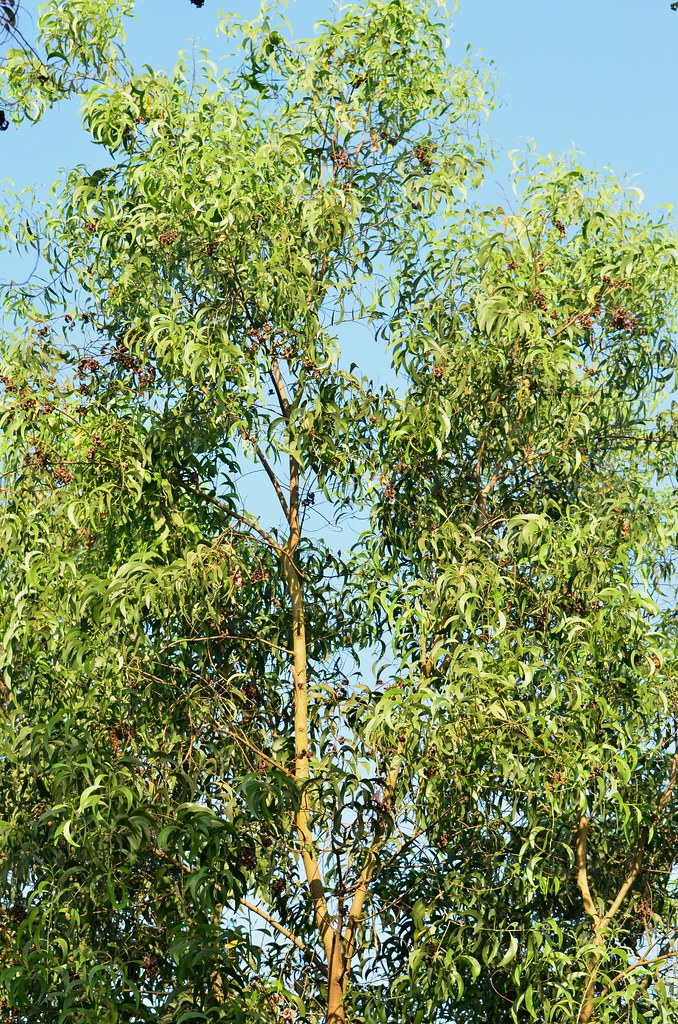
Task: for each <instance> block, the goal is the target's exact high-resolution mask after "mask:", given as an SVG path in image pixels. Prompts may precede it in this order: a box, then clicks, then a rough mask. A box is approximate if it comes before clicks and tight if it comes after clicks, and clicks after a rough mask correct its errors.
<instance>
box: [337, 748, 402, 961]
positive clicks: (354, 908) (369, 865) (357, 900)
mask: <svg viewBox="0 0 678 1024" xmlns="http://www.w3.org/2000/svg"><path fill="white" fill-rule="evenodd" d="M401 764H402V758H401V756H400V754H396V756H395V759H394V762H393V765H392V767H391V769H390V770H389V772H388V774H387V776H386V785H385V787H384V803H383V808H384V811H385V812H386V813H390V811H391V808H392V807H393V803H394V800H395V787H396V783H397V781H398V775H399V774H400V767H401ZM383 832H384V827H383V824H382V818H381V816H380V817H379V822H378V824H377V831H376V834H375V837H374V842H373V843H372V846H371V847H370V849H369V851H368V853H367V857H366V858H365V863H364V864H363V869H362V871H361V872H360V878H359V879H358V886H357V888H356V891H355V893H354V895H353V901H352V903H351V909H350V911H349V915H348V924H347V926H346V935H345V969H346V970H348V968H349V967H350V965H351V960H352V958H353V954H354V953H355V941H356V934H357V931H358V925H359V924H360V918H361V916H362V911H363V907H364V905H365V900H366V899H367V893H368V891H369V886H370V882H371V881H372V878H373V877H374V873H375V871H376V869H377V865H378V863H379V851H380V850H381V847H382V846H383Z"/></svg>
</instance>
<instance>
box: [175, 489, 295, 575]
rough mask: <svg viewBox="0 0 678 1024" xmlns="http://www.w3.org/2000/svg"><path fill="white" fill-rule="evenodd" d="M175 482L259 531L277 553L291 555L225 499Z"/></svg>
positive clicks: (243, 524) (239, 521) (241, 522)
mask: <svg viewBox="0 0 678 1024" xmlns="http://www.w3.org/2000/svg"><path fill="white" fill-rule="evenodd" d="M175 483H177V484H178V485H179V487H181V489H182V490H183V491H187V492H188V493H189V494H193V495H195V497H196V498H200V499H201V500H202V501H206V502H208V503H209V504H210V505H214V506H215V508H218V509H219V510H220V511H221V512H225V513H226V515H227V516H230V517H231V519H235V521H236V522H237V523H240V524H241V525H242V526H246V527H247V529H248V530H254V532H255V533H258V534H259V536H260V537H261V539H262V540H264V541H265V542H266V543H267V544H268V546H269V547H270V548H273V550H274V551H275V552H276V553H277V554H279V555H282V556H283V557H285V558H288V557H289V556H288V555H287V552H286V551H285V550H284V549H283V548H282V547H281V545H280V544H278V542H277V540H276V539H275V538H274V537H272V536H271V534H270V533H267V532H266V530H262V528H261V527H260V526H258V525H257V524H256V523H255V522H253V521H252V520H251V519H248V518H247V516H243V515H241V514H240V513H239V512H234V511H233V509H232V508H229V506H228V505H227V504H226V503H225V502H224V501H220V500H219V498H215V497H214V495H213V494H205V492H204V491H201V490H199V489H198V488H197V487H192V486H191V484H187V483H186V482H185V481H184V480H175Z"/></svg>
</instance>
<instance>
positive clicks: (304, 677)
mask: <svg viewBox="0 0 678 1024" xmlns="http://www.w3.org/2000/svg"><path fill="white" fill-rule="evenodd" d="M299 485H300V480H299V464H298V463H297V461H296V459H294V458H293V457H290V500H289V516H288V524H289V537H288V541H287V544H286V545H285V550H284V553H283V572H284V574H285V579H286V581H287V588H288V592H289V596H290V606H291V611H292V649H293V664H292V679H293V681H294V776H295V779H296V781H297V782H298V783H299V785H300V789H301V798H300V804H299V809H298V811H297V814H296V827H297V832H298V834H299V838H300V840H301V854H302V859H303V863H304V870H305V872H306V879H307V881H308V886H309V890H310V893H311V899H312V901H313V906H314V909H315V915H316V921H317V923H318V930H319V932H320V938H321V939H322V943H323V946H324V949H325V954H326V956H327V989H328V991H327V1024H345V1021H346V1015H345V1011H344V985H345V971H344V956H343V944H342V941H341V934H340V930H339V928H335V927H334V925H333V924H332V921H331V918H330V915H329V909H328V906H327V898H326V895H325V887H324V885H323V880H322V875H321V872H320V865H319V864H318V860H317V857H316V855H315V851H314V844H313V836H312V834H311V830H310V827H309V816H310V807H309V800H308V785H307V783H308V780H309V777H310V769H309V758H310V756H311V744H310V740H309V730H308V663H307V650H306V622H305V617H304V588H303V581H302V578H301V576H300V574H299V571H298V569H297V567H296V564H295V561H294V555H295V552H296V550H297V547H298V545H299V541H300V539H301V520H300V516H299V505H300V501H299Z"/></svg>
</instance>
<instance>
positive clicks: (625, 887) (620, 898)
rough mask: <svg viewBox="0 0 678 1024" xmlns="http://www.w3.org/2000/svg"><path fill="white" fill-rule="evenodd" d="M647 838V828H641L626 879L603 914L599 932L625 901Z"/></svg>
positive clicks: (638, 869)
mask: <svg viewBox="0 0 678 1024" xmlns="http://www.w3.org/2000/svg"><path fill="white" fill-rule="evenodd" d="M647 836H648V830H647V828H643V829H642V831H641V833H640V836H639V838H638V842H637V843H636V845H635V846H634V848H633V854H632V858H631V868H630V870H629V873H628V874H627V876H626V878H625V879H624V881H623V883H622V886H621V888H620V890H619V892H618V893H617V895H616V897H615V899H614V902H613V903H612V906H611V907H610V909H609V910H608V911H607V913H606V914H605V917H603V919H602V920H601V922H600V930H601V932H602V931H603V930H604V929H605V928H607V927H608V925H609V924H610V923H611V921H612V920H613V919H614V917H615V916H616V914H617V911H618V910H619V908H620V907H621V905H622V903H623V902H624V900H625V899H626V896H627V894H628V891H629V889H630V888H631V886H632V885H633V883H634V882H635V880H636V878H637V877H638V873H639V871H640V868H641V866H642V863H643V854H644V852H645V844H646V843H647Z"/></svg>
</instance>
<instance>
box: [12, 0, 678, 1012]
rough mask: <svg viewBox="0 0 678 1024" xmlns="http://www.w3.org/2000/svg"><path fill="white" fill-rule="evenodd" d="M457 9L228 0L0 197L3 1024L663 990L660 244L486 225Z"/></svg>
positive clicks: (480, 157) (482, 1006)
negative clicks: (216, 54) (284, 12)
mask: <svg viewBox="0 0 678 1024" xmlns="http://www.w3.org/2000/svg"><path fill="white" fill-rule="evenodd" d="M95 7H96V4H95V3H94V0H92V2H90V3H89V5H87V4H85V5H84V7H83V11H89V12H90V14H91V13H92V12H94V11H95ZM55 9H56V8H55ZM435 19H436V14H435V12H434V11H433V10H432V9H431V8H430V7H429V5H428V4H426V3H423V2H422V3H419V2H411V0H409V2H406V0H369V2H368V3H366V4H365V5H364V6H361V7H352V8H350V9H348V10H347V11H345V12H344V14H343V16H342V18H341V19H340V20H339V21H337V22H336V23H332V24H330V23H322V24H321V26H320V27H319V33H318V35H317V36H316V37H315V38H313V39H311V40H307V41H305V42H300V43H295V42H293V41H291V40H290V38H289V33H288V31H287V29H286V25H285V23H284V21H283V19H281V18H280V17H279V16H278V15H276V13H275V12H274V11H270V10H269V11H264V12H263V13H262V15H261V16H260V17H259V18H258V19H257V20H256V21H254V22H252V23H241V22H238V21H237V20H235V19H232V18H227V19H225V21H224V22H223V23H222V25H221V28H222V30H223V31H224V32H225V33H226V35H227V36H228V37H229V38H230V39H231V40H235V42H236V43H237V46H238V47H239V55H238V57H237V59H236V60H230V61H227V62H226V64H225V69H223V70H219V69H218V67H217V66H215V65H214V64H213V63H211V62H210V61H209V60H207V59H205V61H204V62H203V63H202V64H201V65H200V67H199V68H198V70H197V71H196V72H195V73H192V72H190V71H189V70H188V68H187V66H186V64H185V63H180V64H179V65H178V67H177V69H176V70H175V72H174V74H173V75H172V76H167V75H164V74H160V73H156V72H153V71H152V70H149V69H148V68H146V69H145V70H144V71H143V72H141V73H132V72H131V71H130V72H129V73H127V72H124V73H123V71H122V70H120V71H119V73H118V77H113V76H111V77H110V78H109V80H107V81H105V82H103V83H95V84H93V85H91V84H90V85H86V86H85V85H83V84H81V86H79V88H82V89H83V90H84V106H83V119H84V124H85V127H86V128H87V130H88V131H89V132H90V133H91V136H92V138H93V139H94V140H96V141H97V142H99V143H100V144H101V145H102V147H104V149H105V150H106V152H107V154H108V156H107V159H108V160H109V161H111V162H109V163H108V164H107V165H106V166H103V167H101V168H99V169H96V170H93V171H92V170H88V169H86V168H82V167H81V168H76V169H75V170H73V171H72V172H71V173H70V174H69V175H68V177H67V178H66V179H65V180H64V181H63V182H62V183H61V184H60V185H58V186H57V188H56V190H55V196H54V199H53V202H51V204H50V205H46V206H45V207H44V209H42V210H41V211H40V216H39V220H38V223H39V231H38V230H36V228H35V226H34V225H35V223H36V221H35V207H34V206H33V207H31V210H32V213H33V217H32V218H31V219H28V220H27V219H26V217H25V204H26V200H25V199H23V198H20V199H18V200H17V205H16V208H15V209H14V210H13V211H7V212H6V216H5V238H6V240H7V245H10V246H13V247H14V248H16V249H17V250H29V251H34V252H35V253H36V255H39V260H40V262H39V270H38V272H37V273H36V275H34V276H33V278H32V279H31V281H30V282H29V283H27V284H25V285H22V286H18V285H16V284H15V285H12V286H9V287H6V288H5V289H4V292H3V298H4V306H5V311H6V317H7V323H8V325H9V326H8V328H7V329H6V331H5V333H4V337H3V353H4V366H3V370H2V378H1V379H2V383H3V385H4V398H3V405H2V412H1V418H0V423H1V424H2V448H1V452H2V454H1V457H0V465H1V467H2V480H1V487H2V490H1V491H0V496H1V500H0V536H1V537H2V543H3V546H2V560H1V561H0V567H1V568H0V572H1V573H2V588H3V595H4V598H5V600H4V605H3V608H2V613H1V618H0V629H1V632H0V642H1V644H2V646H1V647H0V656H1V663H0V667H1V668H2V671H3V676H2V679H3V680H4V682H3V689H2V697H3V701H4V715H5V723H6V725H5V728H4V730H3V732H2V740H1V742H2V754H1V757H0V779H1V782H0V825H1V826H2V829H1V831H0V849H1V851H2V873H1V878H2V886H1V889H0V893H1V896H0V906H1V912H2V918H1V920H0V937H1V941H2V965H3V966H2V970H1V971H0V985H1V986H2V990H3V994H4V995H3V998H4V1006H5V1013H6V1017H7V1019H11V1020H26V1021H28V1020H32V1019H34V1018H37V1019H39V1020H44V1021H55V1022H56V1021H63V1020H68V1021H73V1022H85V1021H87V1022H89V1021H130V1022H132V1021H134V1022H137V1021H138V1022H141V1021H163V1022H168V1024H169V1022H179V1021H182V1022H183V1021H195V1022H198V1021H203V1022H206V1021H216V1020H220V1021H234V1022H236V1021H248V1022H249V1021H272V1020H286V1021H291V1020H295V1019H296V1020H298V1021H307V1022H311V1021H327V1022H330V1024H341V1022H344V1021H347V1020H350V1021H352V1022H353V1024H355V1022H358V1021H361V1022H364V1024H375V1022H389V1024H390V1022H396V1021H403V1022H411V1021H414V1022H421V1021H436V1022H437V1021H445V1020H447V1021H454V1022H463V1021H468V1022H473V1024H478V1022H481V1021H488V1022H489V1021H492V1022H502V1021H506V1022H508V1021H516V1022H522V1021H529V1020H534V1019H537V1020H540V1021H544V1022H546V1021H548V1022H563V1024H564V1022H566V1021H567V1022H572V1021H578V1022H581V1024H584V1022H587V1021H589V1020H596V1021H600V1022H606V1024H608V1022H609V1024H612V1022H621V1021H644V1020H650V1019H652V1020H653V1021H654V1020H665V1021H668V1020H669V1019H670V1018H671V1012H672V1011H671V1007H672V1004H673V1002H674V1001H675V995H676V990H675V985H676V964H675V957H676V945H675V943H676V937H677V932H676V927H677V917H676V909H677V908H676V891H675V858H676V850H677V849H678V845H677V844H676V839H677V838H678V834H677V832H676V821H678V817H677V816H676V811H677V810H678V806H677V802H678V797H677V795H676V785H675V783H676V773H677V772H678V750H677V746H676V738H677V735H676V730H677V728H678V723H677V714H678V703H677V697H678V694H677V693H676V644H675V630H676V621H675V612H674V604H673V597H674V588H675V561H674V547H673V544H674V538H675V528H676V503H675V495H674V493H673V491H672V489H671V474H672V472H673V469H674V465H675V442H676V423H675V403H674V402H673V397H672V392H671V390H670V389H671V383H670V382H671V380H672V377H673V374H674V371H675V323H674V312H673V311H674V309H675V300H676V285H677V282H678V277H677V270H676V239H675V235H674V234H673V232H672V231H671V229H670V228H669V226H668V225H667V223H666V222H665V221H664V220H663V219H661V218H658V219H652V218H649V217H647V216H645V215H644V214H643V213H641V212H640V211H639V210H638V208H637V202H636V197H635V196H634V195H633V193H632V191H630V190H627V189H625V188H624V187H623V186H622V185H621V184H619V183H618V182H617V181H616V180H613V179H611V178H606V177H601V176H599V175H596V174H593V173H591V172H588V171H586V170H585V169H583V168H582V167H581V166H579V165H578V164H577V162H576V159H575V158H565V159H562V160H561V159H556V158H548V159H542V158H539V157H538V156H537V155H536V154H535V153H534V152H529V153H528V154H526V156H525V157H524V158H521V159H520V160H518V161H517V163H516V171H515V176H514V178H515V180H514V186H515V193H516V198H515V205H514V208H513V207H511V208H509V207H508V204H507V202H506V201H505V202H504V207H494V206H493V205H492V204H490V206H489V208H488V202H487V199H486V198H485V197H486V195H487V193H486V192H476V190H477V188H478V186H480V185H481V183H482V180H483V174H484V171H485V169H486V167H487V151H486V146H485V143H484V141H483V138H482V136H481V133H480V130H479V123H480V117H481V115H482V113H483V111H484V109H485V108H486V107H488V106H489V105H490V104H491V93H490V91H489V88H490V87H489V83H488V82H487V79H486V76H485V73H484V71H483V69H482V68H474V67H473V66H471V65H470V64H461V65H460V66H458V67H454V66H451V65H450V64H449V63H448V61H447V60H446V56H445V32H446V26H445V24H443V23H439V22H438V21H436V20H435ZM123 67H124V65H123V64H121V68H123ZM31 225H33V226H31ZM354 338H357V339H358V341H359V343H360V346H361V356H364V365H362V366H361V365H355V364H350V363H349V362H348V358H349V357H348V356H347V355H346V354H345V353H346V352H348V351H350V350H351V349H352V348H353V347H355V346H354V344H353V339H354ZM367 338H369V339H370V340H369V342H367V341H366V340H365V339H367ZM368 344H369V345H372V346H373V351H374V352H375V353H377V356H376V358H377V359H378V364H377V367H378V372H379V373H381V374H382V375H383V376H385V378H386V379H387V383H386V384H384V385H380V386H377V385H376V384H375V383H374V382H373V381H372V380H371V379H370V377H369V365H370V357H369V354H368V353H369V349H368ZM366 371H367V372H366ZM376 372H377V369H376V368H375V369H373V370H372V375H373V376H374V375H375V373H376ZM257 469H258V471H259V472H258V474H256V475H254V476H253V474H254V471H255V470H257ZM252 480H254V481H255V482H254V483H252ZM264 485H265V486H266V488H267V490H264ZM372 663H373V664H374V668H371V667H370V665H371V664H372Z"/></svg>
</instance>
